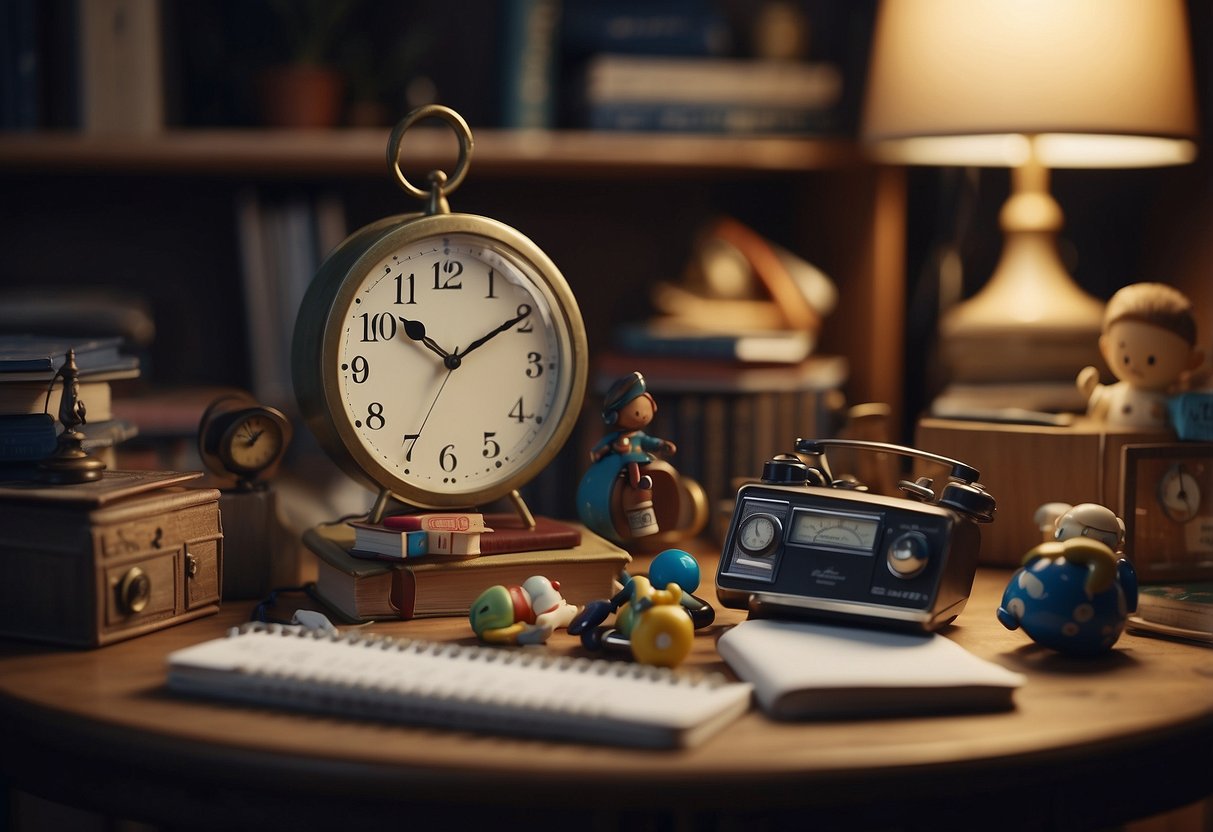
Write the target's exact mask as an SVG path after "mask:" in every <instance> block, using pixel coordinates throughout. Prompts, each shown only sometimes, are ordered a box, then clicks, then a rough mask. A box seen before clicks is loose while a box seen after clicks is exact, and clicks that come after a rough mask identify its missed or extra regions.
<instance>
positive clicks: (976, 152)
mask: <svg viewBox="0 0 1213 832" xmlns="http://www.w3.org/2000/svg"><path fill="white" fill-rule="evenodd" d="M1193 90H1194V85H1193V78H1192V65H1191V59H1190V56H1189V45H1188V21H1187V15H1186V13H1185V9H1184V6H1183V3H1182V0H892V2H890V1H889V0H886V1H885V2H884V3H883V4H882V5H881V8H880V12H879V15H878V17H877V22H876V29H875V35H874V42H873V49H872V63H871V67H870V70H869V78H868V94H867V98H866V101H865V108H864V120H863V133H864V138H865V139H866V140H867V141H869V142H871V143H873V145H874V147H875V150H876V152H877V154H878V155H879V156H881V157H882V158H884V159H886V160H888V161H897V162H909V163H919V164H947V165H981V166H1017V165H1021V164H1023V163H1024V162H1025V161H1026V160H1027V158H1028V155H1029V153H1031V154H1034V156H1035V161H1037V162H1039V163H1040V164H1043V165H1044V166H1045V167H1050V168H1057V167H1062V168H1070V167H1147V166H1153V165H1167V164H1182V163H1184V162H1188V161H1191V160H1192V159H1193V158H1194V156H1195V152H1196V149H1195V144H1194V143H1193V141H1192V139H1194V138H1195V136H1196V134H1197V126H1196V112H1195V104H1194V91H1193ZM1028 136H1030V137H1032V140H1031V142H1029V141H1028V139H1027V138H1025V137H1028Z"/></svg>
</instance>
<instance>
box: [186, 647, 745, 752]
mask: <svg viewBox="0 0 1213 832" xmlns="http://www.w3.org/2000/svg"><path fill="white" fill-rule="evenodd" d="M168 664H169V670H168V686H169V688H171V689H172V690H175V691H179V692H182V693H187V694H195V695H200V696H209V697H218V698H222V699H230V700H237V701H243V702H253V703H258V704H264V705H271V706H275V707H282V708H290V709H296V710H308V711H317V712H323V713H335V714H339V715H344V716H351V717H358V718H363V719H381V720H388V721H396V722H404V723H412V724H416V725H427V726H435V727H446V728H458V729H468V730H473V731H484V732H488V733H507V734H518V735H524V736H528V737H545V738H550V739H566V740H581V741H585V742H598V743H605V744H610V745H626V746H638V747H649V748H669V747H678V746H690V745H694V744H696V743H698V742H701V741H702V740H704V739H706V738H707V737H708V736H710V735H711V734H713V733H715V732H716V731H718V730H719V729H721V728H723V727H724V726H725V725H727V724H728V723H729V722H730V721H732V720H733V719H735V718H736V717H738V716H740V715H741V714H742V713H744V712H745V710H746V709H747V708H748V707H749V702H750V686H749V685H748V684H743V683H737V682H731V681H728V680H726V679H725V678H724V677H723V676H720V675H719V674H713V675H710V676H709V675H692V674H689V673H679V672H675V671H671V670H668V669H664V668H653V667H645V666H641V665H636V664H630V663H623V662H612V661H606V660H601V659H585V658H572V657H555V656H551V655H550V654H548V653H546V652H544V651H542V650H541V649H534V648H501V647H481V646H471V647H469V646H461V645H453V644H443V643H439V642H427V641H418V640H406V639H389V638H383V637H375V636H365V635H355V636H327V635H319V634H318V635H313V634H312V633H309V632H300V631H297V630H294V629H292V628H285V627H280V626H278V625H272V624H269V625H267V624H246V625H245V626H244V627H241V628H239V629H233V630H231V631H230V632H229V633H228V635H227V637H226V638H219V639H215V640H212V641H208V642H204V643H202V644H198V645H195V646H193V647H187V648H185V649H183V650H178V651H176V652H174V653H172V654H170V655H169V657H168Z"/></svg>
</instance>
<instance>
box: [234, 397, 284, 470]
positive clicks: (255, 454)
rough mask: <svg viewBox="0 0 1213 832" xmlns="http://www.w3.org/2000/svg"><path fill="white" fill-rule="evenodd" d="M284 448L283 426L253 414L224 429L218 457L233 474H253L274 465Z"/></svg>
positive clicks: (260, 414) (266, 417)
mask: <svg viewBox="0 0 1213 832" xmlns="http://www.w3.org/2000/svg"><path fill="white" fill-rule="evenodd" d="M284 444H285V439H284V437H283V435H282V425H281V424H280V423H279V422H278V421H277V420H275V419H273V418H271V417H270V416H269V415H267V414H264V413H256V412H253V413H250V414H248V415H245V416H242V417H241V418H239V419H238V420H237V421H236V422H235V423H233V424H232V426H231V427H229V428H228V429H227V431H226V432H225V434H224V437H223V440H222V446H221V448H220V454H221V456H222V458H223V460H224V462H225V463H226V464H227V465H228V466H229V467H230V468H231V469H232V470H233V471H236V472H238V473H241V474H252V473H256V472H258V471H262V470H264V469H266V468H268V467H269V466H271V465H273V464H274V463H275V462H277V461H278V457H279V455H280V454H281V453H282V451H283V449H284Z"/></svg>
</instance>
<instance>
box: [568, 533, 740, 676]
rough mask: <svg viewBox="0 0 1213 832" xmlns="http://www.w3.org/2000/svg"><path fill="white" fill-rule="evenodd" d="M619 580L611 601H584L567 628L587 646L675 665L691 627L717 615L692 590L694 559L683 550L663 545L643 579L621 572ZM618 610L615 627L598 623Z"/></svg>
mask: <svg viewBox="0 0 1213 832" xmlns="http://www.w3.org/2000/svg"><path fill="white" fill-rule="evenodd" d="M623 580H624V587H623V589H622V590H620V591H619V592H618V593H616V594H615V596H614V597H613V598H611V599H610V600H605V599H604V600H598V601H591V602H590V603H588V604H586V606H585V609H584V610H582V611H581V612H580V613H578V614H577V617H576V618H574V619H573V621H572V622H571V623H570V624H569V632H570V633H571V634H572V635H580V636H581V643H582V645H584V646H585V647H586V648H588V649H590V650H607V651H612V652H616V653H621V654H623V655H627V656H630V657H632V658H633V659H635V660H636V661H638V662H640V663H641V664H648V665H656V666H659V667H675V666H676V665H678V664H679V663H681V662H682V660H683V659H685V658H686V657H687V654H689V653H690V651H691V647H692V643H693V640H694V635H695V634H694V631H695V630H698V629H701V628H703V627H707V626H708V625H710V624H711V623H712V622H713V621H714V620H715V619H716V611H715V610H714V609H712V606H711V604H708V603H707V602H706V601H704V600H703V599H701V598H697V597H696V596H694V595H692V594H691V593H693V592H694V591H695V590H696V589H697V588H698V587H699V564H698V562H697V561H696V560H695V558H694V557H692V556H691V555H690V554H689V553H688V552H684V551H683V550H681V549H666V550H665V551H664V552H662V553H661V554H659V555H658V556H657V557H656V558H654V559H653V563H652V565H651V566H650V568H649V575H648V577H647V578H646V577H644V576H639V575H638V576H635V577H632V576H628V575H624V576H623ZM683 587H686V589H685V590H684V589H683ZM616 611H618V615H616V616H615V623H614V626H600V625H602V624H603V622H604V621H606V619H607V616H609V615H610V614H611V613H612V612H616Z"/></svg>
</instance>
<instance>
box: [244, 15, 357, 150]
mask: <svg viewBox="0 0 1213 832" xmlns="http://www.w3.org/2000/svg"><path fill="white" fill-rule="evenodd" d="M268 2H269V5H270V7H271V8H272V10H273V11H274V14H275V17H276V19H277V22H278V24H279V26H280V33H281V34H282V36H283V38H284V41H285V43H286V45H287V55H286V56H285V59H284V60H283V61H281V62H279V63H275V64H271V65H270V66H267V67H266V68H265V69H263V70H262V71H261V73H260V75H259V76H258V78H257V86H258V97H259V100H260V102H261V111H262V119H263V121H264V122H265V123H266V124H267V125H270V126H272V127H297V128H301V127H332V126H334V125H335V124H337V123H338V121H339V120H340V118H341V105H342V100H343V95H344V92H345V79H344V77H343V76H342V73H341V72H340V71H339V70H338V69H337V68H336V67H335V66H333V65H332V64H331V63H330V61H331V59H332V57H333V55H332V53H333V49H334V46H335V45H336V43H337V42H338V40H339V39H340V33H341V28H342V24H343V23H344V22H345V20H346V18H347V16H348V15H349V13H350V10H351V8H352V7H353V5H354V2H353V0H268Z"/></svg>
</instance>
